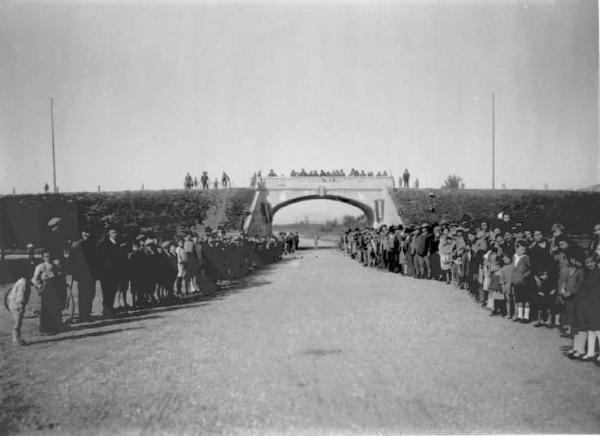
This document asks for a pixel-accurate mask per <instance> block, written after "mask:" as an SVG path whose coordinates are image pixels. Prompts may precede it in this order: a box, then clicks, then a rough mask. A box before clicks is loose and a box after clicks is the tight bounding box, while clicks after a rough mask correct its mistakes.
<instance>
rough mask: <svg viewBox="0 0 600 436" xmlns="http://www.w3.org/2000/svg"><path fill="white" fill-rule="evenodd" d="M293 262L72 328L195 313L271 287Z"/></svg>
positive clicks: (52, 340)
mask: <svg viewBox="0 0 600 436" xmlns="http://www.w3.org/2000/svg"><path fill="white" fill-rule="evenodd" d="M292 260H294V259H293V258H285V259H282V260H281V261H280V262H278V263H277V264H271V265H267V266H264V267H261V268H259V269H257V270H255V271H254V272H253V273H252V274H251V275H248V276H246V277H243V278H241V279H239V280H235V281H229V282H223V283H221V284H220V285H219V287H218V288H217V289H215V290H213V291H208V292H203V293H198V294H192V295H187V296H185V297H183V298H182V299H181V300H179V301H178V302H176V303H173V304H171V305H165V306H157V307H149V308H143V309H137V310H130V311H128V312H125V313H119V314H116V315H115V317H114V318H108V319H98V320H97V321H91V322H88V323H81V324H79V323H78V324H73V325H71V326H70V327H71V331H80V330H88V329H96V328H101V327H107V326H115V325H119V324H126V323H132V322H135V321H144V320H150V319H157V318H162V317H161V315H160V314H161V313H166V312H172V311H175V310H182V309H192V308H194V307H200V306H205V305H207V304H210V302H211V301H218V300H223V299H225V298H227V297H228V296H230V295H233V294H237V293H239V292H242V291H245V290H248V289H252V288H258V287H261V286H265V285H268V284H270V283H271V281H269V280H266V277H268V276H269V275H271V274H272V273H273V271H274V270H275V268H277V265H280V264H282V263H286V262H289V261H292ZM130 330H131V329H130ZM119 331H120V330H111V331H110V332H119ZM101 334H105V332H98V335H101ZM95 335H96V333H89V334H87V335H79V336H73V335H69V336H61V337H60V338H53V339H48V340H43V341H35V342H31V343H32V344H33V343H36V344H37V343H43V342H55V341H59V340H63V339H69V338H71V339H72V338H79V337H86V336H95Z"/></svg>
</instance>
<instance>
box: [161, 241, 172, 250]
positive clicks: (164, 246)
mask: <svg viewBox="0 0 600 436" xmlns="http://www.w3.org/2000/svg"><path fill="white" fill-rule="evenodd" d="M169 245H171V241H163V243H162V244H160V246H161V247H162V248H169Z"/></svg>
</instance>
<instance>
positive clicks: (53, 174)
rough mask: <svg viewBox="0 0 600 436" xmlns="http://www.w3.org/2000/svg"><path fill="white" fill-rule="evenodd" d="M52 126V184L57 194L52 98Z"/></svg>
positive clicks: (52, 104) (51, 101)
mask: <svg viewBox="0 0 600 436" xmlns="http://www.w3.org/2000/svg"><path fill="white" fill-rule="evenodd" d="M50 124H51V128H52V183H53V185H54V193H55V194H56V155H55V152H54V98H53V97H50Z"/></svg>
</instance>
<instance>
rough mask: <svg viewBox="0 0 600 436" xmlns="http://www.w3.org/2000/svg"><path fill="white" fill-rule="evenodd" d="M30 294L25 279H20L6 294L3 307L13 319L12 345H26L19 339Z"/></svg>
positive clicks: (29, 284) (28, 282) (29, 288)
mask: <svg viewBox="0 0 600 436" xmlns="http://www.w3.org/2000/svg"><path fill="white" fill-rule="evenodd" d="M30 294H31V282H30V281H29V280H27V279H26V278H25V277H21V278H20V279H19V280H17V281H16V283H15V284H14V285H13V286H12V288H10V291H8V292H7V294H6V297H5V300H4V305H5V306H6V308H7V309H8V311H9V312H10V314H11V316H12V318H13V322H14V324H13V329H12V342H13V345H27V342H25V341H24V340H23V339H22V338H21V327H22V326H23V317H24V316H25V307H26V306H27V303H28V302H29V295H30Z"/></svg>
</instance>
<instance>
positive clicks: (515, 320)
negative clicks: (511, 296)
mask: <svg viewBox="0 0 600 436" xmlns="http://www.w3.org/2000/svg"><path fill="white" fill-rule="evenodd" d="M522 321H523V320H522V319H521V318H513V320H512V322H522Z"/></svg>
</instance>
